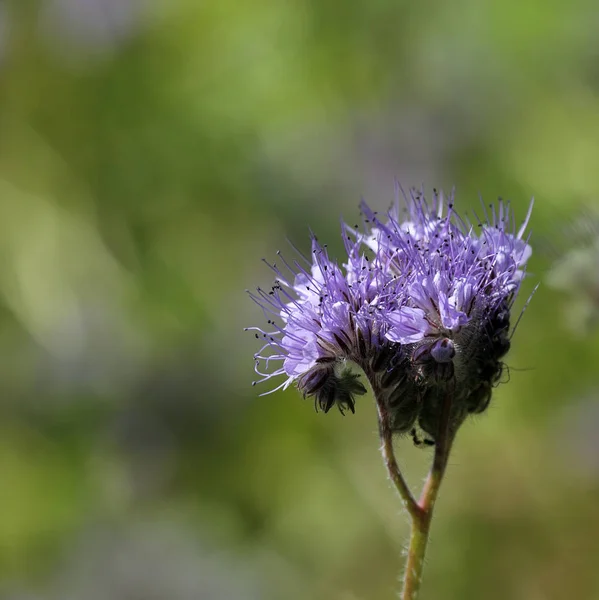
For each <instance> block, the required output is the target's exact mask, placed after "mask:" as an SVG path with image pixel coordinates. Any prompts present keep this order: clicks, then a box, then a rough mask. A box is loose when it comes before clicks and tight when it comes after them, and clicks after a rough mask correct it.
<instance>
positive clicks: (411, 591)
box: [400, 394, 453, 600]
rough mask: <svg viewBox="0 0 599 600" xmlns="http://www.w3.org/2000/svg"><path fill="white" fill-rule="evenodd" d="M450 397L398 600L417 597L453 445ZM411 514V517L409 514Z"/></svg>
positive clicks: (414, 519)
mask: <svg viewBox="0 0 599 600" xmlns="http://www.w3.org/2000/svg"><path fill="white" fill-rule="evenodd" d="M452 395H453V394H447V396H446V398H445V400H444V402H443V409H442V413H441V419H440V422H439V432H438V435H437V437H436V441H435V456H434V458H433V464H432V467H431V470H430V472H429V474H428V477H427V479H426V482H425V484H424V487H423V489H422V494H421V496H420V500H419V501H418V503H417V509H418V510H417V513H416V515H412V532H411V535H410V545H409V548H408V558H407V562H406V570H405V574H404V581H403V589H402V592H401V596H400V597H401V599H402V600H415V599H416V598H417V597H418V592H419V590H420V584H421V582H422V571H423V567H424V556H425V553H426V546H427V544H428V536H429V531H430V527H431V520H432V518H433V509H434V507H435V502H436V500H437V495H438V493H439V488H440V487H441V482H442V481H443V475H444V474H445V468H446V467H447V460H448V458H449V452H450V450H451V444H452V442H453V433H452V432H450V428H449V421H450V414H451V399H452ZM410 514H411V513H410Z"/></svg>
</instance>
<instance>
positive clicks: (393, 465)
mask: <svg viewBox="0 0 599 600" xmlns="http://www.w3.org/2000/svg"><path fill="white" fill-rule="evenodd" d="M375 396H376V394H375ZM376 405H377V409H378V413H379V430H380V435H381V452H382V454H383V460H384V461H385V467H387V473H388V474H389V479H391V481H392V482H393V484H394V485H395V489H397V492H398V493H399V497H400V498H401V501H402V504H403V506H404V508H405V509H406V510H407V511H408V513H409V514H410V517H411V518H412V522H413V521H414V519H417V518H419V516H420V512H421V511H420V508H419V507H418V503H417V502H416V499H415V498H414V496H413V495H412V492H411V491H410V488H409V487H408V484H407V483H406V480H405V479H404V477H403V475H402V473H401V471H400V470H399V465H398V464H397V460H396V458H395V451H394V450H393V431H392V429H391V422H390V419H389V412H388V410H387V408H386V406H385V405H384V404H383V403H382V402H380V401H379V400H378V399H377V403H376Z"/></svg>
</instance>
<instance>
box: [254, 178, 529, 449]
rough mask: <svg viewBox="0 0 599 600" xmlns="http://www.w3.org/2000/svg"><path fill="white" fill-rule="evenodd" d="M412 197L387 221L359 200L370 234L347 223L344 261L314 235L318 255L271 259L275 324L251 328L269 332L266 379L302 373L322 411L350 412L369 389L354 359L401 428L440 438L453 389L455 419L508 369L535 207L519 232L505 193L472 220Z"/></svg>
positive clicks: (300, 379)
mask: <svg viewBox="0 0 599 600" xmlns="http://www.w3.org/2000/svg"><path fill="white" fill-rule="evenodd" d="M398 196H399V195H398ZM404 200H405V206H404V209H403V212H402V211H401V210H400V204H399V202H397V203H396V206H395V207H394V209H392V210H391V211H390V212H389V213H388V214H387V215H386V216H385V218H383V219H381V218H379V216H378V215H377V213H375V212H373V211H372V210H370V209H369V208H368V206H367V205H366V204H365V203H363V204H362V213H363V215H364V222H365V228H364V231H363V232H360V231H358V228H357V227H356V228H350V227H349V226H344V228H343V232H344V240H345V247H346V251H347V255H348V258H347V262H346V263H345V264H344V265H343V268H340V267H339V266H338V265H337V264H336V263H333V262H332V261H331V260H330V259H329V257H328V254H327V251H326V247H321V246H320V245H319V244H318V242H317V241H316V240H315V239H314V240H313V248H312V257H311V260H306V259H304V263H300V262H298V261H295V262H293V263H292V264H289V263H285V266H286V268H287V271H289V273H290V277H287V276H286V275H285V274H284V273H283V272H282V271H281V270H280V269H279V268H278V267H276V266H275V265H272V268H273V270H274V271H275V274H276V277H277V280H276V283H275V285H274V287H273V289H272V290H271V291H270V292H268V293H267V292H265V291H263V290H258V293H257V294H252V298H253V299H254V300H255V301H256V302H257V303H258V304H259V305H260V306H261V307H262V308H263V309H264V310H265V312H266V313H267V315H268V323H269V325H270V326H271V329H270V330H268V331H265V330H263V329H261V328H254V329H255V330H256V331H257V334H256V335H257V337H262V338H263V339H264V341H265V345H264V347H263V348H262V350H261V351H260V352H258V354H257V355H256V360H257V366H256V370H257V372H258V373H260V374H261V375H262V376H263V379H262V380H261V381H265V380H268V379H270V378H271V377H273V376H277V375H284V376H285V377H286V379H285V380H284V381H283V383H282V384H281V385H280V386H279V388H281V387H282V388H286V387H288V386H289V385H290V384H291V383H293V382H295V383H296V384H297V386H298V388H299V390H300V391H301V392H302V393H303V394H304V396H314V397H315V401H316V404H317V406H320V407H321V408H322V409H323V410H324V411H325V412H326V411H328V410H329V409H330V408H331V406H332V405H333V404H335V403H336V404H337V405H338V406H339V407H340V408H341V409H343V408H350V410H352V411H353V409H354V395H355V394H361V393H364V392H365V388H364V387H363V386H362V384H360V383H359V382H358V381H357V376H356V375H355V374H353V373H351V371H349V370H348V369H347V363H348V362H352V363H355V364H357V365H358V366H359V367H360V368H361V369H362V370H363V371H364V373H365V375H366V377H367V378H368V380H369V382H370V384H371V385H372V387H373V390H374V393H375V394H376V395H377V398H378V399H379V400H380V399H383V401H384V402H385V404H386V405H387V407H388V410H389V412H390V413H391V414H392V415H393V426H394V429H395V430H396V431H397V432H400V433H401V432H405V431H412V435H413V437H414V439H415V440H416V439H418V437H417V432H416V428H417V427H418V428H420V429H421V430H423V431H424V432H425V434H426V436H428V438H431V439H429V440H427V439H426V438H425V441H427V442H429V443H434V439H435V435H436V432H437V429H438V419H439V410H440V408H439V407H440V405H441V403H442V401H443V398H444V397H445V396H446V395H447V394H448V393H451V394H452V396H453V400H452V424H453V427H454V428H457V427H459V425H460V424H461V422H462V421H463V419H464V418H465V416H466V415H467V414H468V413H474V412H481V411H482V410H484V409H485V408H486V407H487V405H488V403H489V400H490V396H491V391H492V388H493V386H494V385H495V384H496V383H497V382H498V381H499V379H500V377H501V373H502V368H503V363H502V362H501V359H502V357H503V356H504V355H505V353H506V352H507V351H508V350H509V347H510V338H511V332H510V311H511V308H512V306H513V302H514V300H515V298H516V296H517V293H518V291H519V288H520V284H521V281H522V278H523V275H524V268H525V265H526V262H527V260H528V258H529V257H530V254H531V249H530V246H529V245H528V242H527V240H526V239H524V237H523V236H524V232H525V229H526V226H527V223H528V219H529V217H530V210H529V213H528V215H527V216H526V219H525V221H524V223H523V225H522V226H521V227H520V228H519V229H518V230H516V227H515V225H514V217H513V213H512V211H511V209H510V206H509V204H504V203H503V202H501V201H499V203H498V205H497V206H496V207H495V206H491V213H490V215H489V214H486V218H485V220H480V221H478V222H477V223H476V224H475V225H473V224H471V223H470V222H469V221H467V220H465V219H462V218H460V217H459V215H458V214H457V213H456V212H455V211H454V208H453V202H452V199H449V201H448V202H447V203H446V202H445V200H444V197H443V195H442V194H437V193H436V192H435V194H434V195H433V199H432V202H431V203H430V204H429V203H427V201H426V200H425V198H424V196H423V194H422V193H421V192H418V191H415V190H412V191H410V193H409V194H408V195H404ZM445 205H446V206H445ZM531 207H532V205H531ZM275 364H277V366H273V365H275ZM262 367H264V368H265V369H266V370H265V371H263V370H262ZM279 388H276V389H279Z"/></svg>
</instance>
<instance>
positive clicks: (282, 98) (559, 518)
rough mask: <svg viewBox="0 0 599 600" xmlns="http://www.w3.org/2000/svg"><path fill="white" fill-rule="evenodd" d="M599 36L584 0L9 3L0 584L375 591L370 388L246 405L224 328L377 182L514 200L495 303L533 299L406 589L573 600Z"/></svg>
mask: <svg viewBox="0 0 599 600" xmlns="http://www.w3.org/2000/svg"><path fill="white" fill-rule="evenodd" d="M598 28H599V9H598V8H597V3H596V2H595V1H594V0H569V1H566V0H550V1H547V0H544V1H540V0H525V1H524V2H522V1H520V0H518V1H516V0H501V1H498V0H493V1H491V2H486V3H481V2H478V1H477V0H456V1H454V2H450V3H448V2H443V1H442V0H431V1H424V2H408V1H399V2H398V1H392V0H360V1H356V2H345V3H344V2H339V1H338V0H293V1H288V2H279V1H276V0H253V1H251V2H247V3H243V2H238V1H237V0H208V1H196V0H154V1H151V0H40V1H38V2H33V1H30V0H12V1H11V0H3V1H2V2H1V3H0V356H1V360H0V597H1V598H2V599H6V600H96V599H97V600H167V599H168V600H271V599H273V600H278V599H285V600H287V599H289V600H294V599H295V600H299V599H301V600H304V599H316V600H320V599H322V600H325V599H326V600H366V599H368V600H378V599H381V600H383V599H387V598H392V597H395V596H394V594H395V592H396V590H397V588H398V578H399V574H400V568H401V564H402V562H403V559H402V552H403V549H404V544H405V541H406V536H407V532H408V525H407V520H406V518H405V517H404V516H403V515H402V514H401V513H400V511H399V505H398V502H397V500H396V497H395V495H394V493H393V491H392V490H391V488H390V485H389V483H388V481H387V480H386V476H385V472H384V469H383V466H382V464H381V461H380V456H379V453H378V439H377V431H376V420H375V410H374V407H373V403H372V399H371V398H369V397H364V398H361V399H360V400H359V404H358V407H357V414H356V415H348V416H346V417H342V416H341V415H340V414H338V413H334V412H333V411H332V412H331V413H330V414H328V415H323V414H316V413H315V412H314V410H313V407H312V403H311V402H310V401H302V400H301V398H300V397H299V395H298V394H297V393H296V392H295V391H294V390H289V391H287V392H279V393H277V394H274V395H271V396H265V397H259V396H258V393H259V392H263V391H267V387H264V388H262V389H258V388H253V387H251V385H250V383H251V381H252V379H254V374H253V358H252V355H253V353H254V352H255V351H256V349H257V348H256V345H255V342H256V340H255V339H254V338H253V336H252V335H251V334H244V333H243V331H242V329H243V327H244V326H246V325H253V324H260V323H261V322H262V314H261V312H260V310H259V309H258V308H257V307H256V306H254V305H253V304H252V302H251V301H250V300H249V299H248V298H247V297H246V295H245V293H244V289H245V288H254V287H255V286H256V285H262V286H268V285H269V284H270V282H271V273H270V272H269V270H268V269H267V267H266V266H265V265H264V264H262V263H261V261H260V259H261V258H262V257H267V258H270V259H272V258H273V257H274V256H275V252H276V250H278V249H282V250H287V251H288V252H292V250H290V249H289V245H288V243H287V241H286V240H287V239H289V240H292V241H293V242H294V243H295V244H297V246H298V247H299V248H301V249H307V248H308V243H309V242H308V228H312V229H313V230H314V231H315V232H317V233H318V235H319V237H320V239H321V240H323V241H326V242H328V244H329V250H330V253H331V254H332V255H338V256H341V250H342V245H341V240H340V236H339V216H340V215H343V217H344V218H346V219H347V220H349V221H354V220H356V219H357V218H358V208H357V205H358V203H359V200H360V198H361V197H362V196H363V197H365V198H367V199H368V201H369V202H370V203H371V205H373V206H375V207H376V208H378V209H379V210H383V209H385V208H386V207H387V206H388V205H389V204H390V202H391V201H392V198H393V186H394V179H395V178H397V179H399V180H400V181H401V182H402V183H403V185H404V186H406V187H409V186H411V185H416V186H420V185H421V184H423V183H424V184H425V186H426V187H427V189H429V190H430V189H432V187H433V186H436V187H439V188H444V189H447V190H449V189H451V188H452V187H453V186H455V187H456V193H457V202H458V206H459V207H460V208H461V210H463V211H465V210H468V209H472V208H475V207H476V206H478V202H479V200H478V194H479V193H480V194H482V196H483V198H485V200H487V201H493V200H495V199H496V198H497V196H499V195H501V196H502V197H504V198H509V199H511V200H512V202H513V205H514V206H515V210H516V213H517V216H519V217H523V216H524V213H525V210H526V207H527V205H528V202H529V200H530V198H531V197H532V196H533V195H534V196H535V197H536V206H535V211H534V215H533V219H532V230H533V240H534V241H536V245H535V251H536V253H535V256H534V258H533V260H532V262H531V265H530V268H529V272H530V274H531V276H530V277H529V279H528V280H527V281H526V283H525V286H524V289H523V293H522V295H521V298H520V300H519V305H518V310H519V309H520V308H521V307H522V306H523V304H524V301H525V299H526V297H527V296H528V295H529V294H530V292H531V291H532V289H533V287H534V285H535V284H536V283H537V282H540V284H541V285H540V287H539V290H538V292H537V294H536V295H535V296H534V298H533V300H532V302H531V304H530V306H529V308H528V310H527V312H526V314H525V315H524V318H523V320H522V322H521V324H520V326H519V328H518V331H517V333H516V335H515V337H514V340H513V350H512V351H511V353H510V354H509V357H508V365H509V367H510V382H509V383H508V384H506V385H502V386H500V387H499V389H497V391H496V394H495V397H494V401H493V403H492V406H491V408H490V410H489V411H488V412H487V413H486V414H485V415H483V416H481V417H479V418H477V419H476V420H472V421H469V422H468V423H467V424H465V425H464V426H463V428H462V430H461V431H460V435H459V438H458V441H457V445H456V448H455V451H454V454H453V456H452V459H451V464H450V467H449V471H448V476H447V479H446V481H445V484H444V487H443V489H442V492H441V496H440V501H439V503H438V505H437V514H436V517H435V520H434V524H433V533H432V542H431V546H430V551H429V554H428V558H427V566H426V572H425V581H424V586H423V591H422V597H423V599H424V600H426V599H429V600H436V599H439V600H452V599H456V600H457V599H460V600H467V599H477V600H478V599H480V598H485V599H490V600H494V599H497V600H499V599H506V598H509V599H516V600H518V599H522V600H558V599H564V600H566V599H568V600H569V599H572V598H577V599H581V600H586V599H589V600H592V599H599V570H598V568H597V567H598V565H599V433H598V431H599V367H598V366H597V365H598V361H599V332H598V331H597V330H596V329H595V328H594V325H593V324H594V316H595V311H596V310H597V308H598V306H599V302H598V301H597V299H598V298H599V281H598V280H599V259H597V258H596V256H599V253H597V255H595V258H593V255H592V254H589V252H590V251H588V252H587V249H588V247H590V246H592V243H593V242H592V239H591V238H592V237H593V235H595V234H597V232H598V231H599V229H594V228H593V227H592V226H591V227H588V226H587V227H586V228H585V229H584V231H582V228H581V227H579V226H578V225H576V223H577V222H579V221H581V220H582V222H583V223H587V224H588V223H589V222H592V220H590V221H589V218H587V217H586V215H588V214H589V211H590V212H592V211H593V210H594V209H595V208H596V207H598V206H599V204H598V200H599V166H598V165H599V41H598V38H597V30H598ZM581 215H582V217H581ZM596 237H599V236H598V235H596ZM589 239H590V240H591V241H589ZM572 252H574V253H575V254H574V255H573V254H572ZM576 253H578V254H576ZM585 253H586V254H585ZM581 257H582V258H581ZM585 257H586V258H585ZM585 260H586V262H585ZM564 261H565V262H564ZM555 265H558V267H559V265H561V267H559V268H558V269H557V271H555V269H556V267H555ZM573 265H577V268H574V266H573ZM398 454H399V456H400V459H401V462H402V464H403V465H404V466H405V469H406V471H407V474H408V477H409V479H410V481H411V483H412V484H413V485H414V486H416V485H420V483H421V481H422V478H423V477H424V475H425V473H426V468H427V464H428V461H429V459H430V454H429V453H428V452H427V451H420V450H417V449H414V448H413V447H412V445H411V442H409V441H408V440H405V441H400V442H399V443H398Z"/></svg>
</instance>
